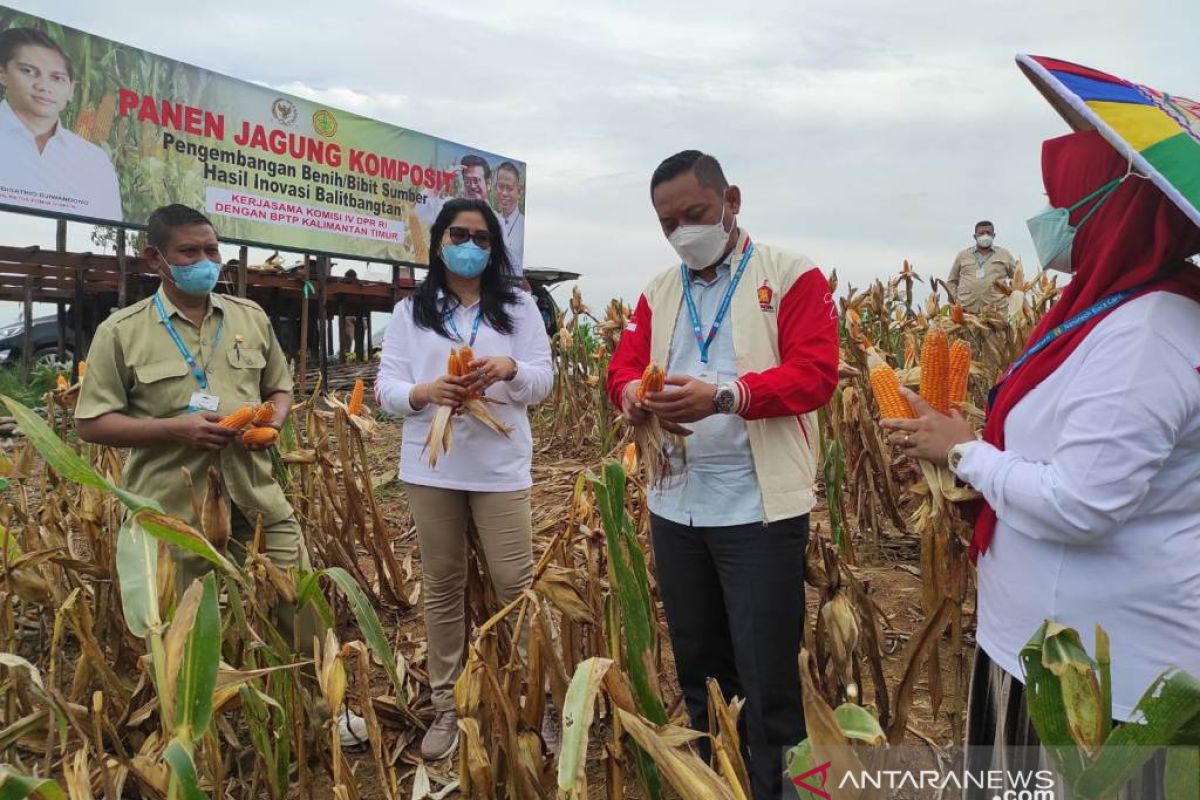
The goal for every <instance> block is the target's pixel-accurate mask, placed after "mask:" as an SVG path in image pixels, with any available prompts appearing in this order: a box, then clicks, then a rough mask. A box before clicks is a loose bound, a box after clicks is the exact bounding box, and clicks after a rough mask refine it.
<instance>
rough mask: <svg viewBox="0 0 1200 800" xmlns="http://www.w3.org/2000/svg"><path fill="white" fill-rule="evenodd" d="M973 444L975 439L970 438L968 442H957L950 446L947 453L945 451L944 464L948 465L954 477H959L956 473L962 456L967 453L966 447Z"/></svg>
mask: <svg viewBox="0 0 1200 800" xmlns="http://www.w3.org/2000/svg"><path fill="white" fill-rule="evenodd" d="M973 444H975V440H972V441H970V442H959V443H958V444H956V445H954V446H953V447H951V448H950V451H949V452H948V453H946V465H947V466H948V467H950V471H951V472H953V473H954V475H955V477H959V475H958V464H959V462H960V461H962V458H963V456H965V455H966V454H967V448H968V447H970V446H971V445H973Z"/></svg>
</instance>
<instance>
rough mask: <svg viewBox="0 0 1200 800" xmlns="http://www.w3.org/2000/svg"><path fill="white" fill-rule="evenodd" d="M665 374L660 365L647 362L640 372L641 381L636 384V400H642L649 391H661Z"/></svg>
mask: <svg viewBox="0 0 1200 800" xmlns="http://www.w3.org/2000/svg"><path fill="white" fill-rule="evenodd" d="M666 377H667V374H666V373H665V372H663V369H662V367H660V366H659V365H658V364H647V365H646V369H645V370H644V371H643V372H642V382H641V383H640V384H638V388H637V400H638V402H639V403H640V402H642V401H644V400H645V399H646V395H648V394H650V393H651V392H661V391H662V390H663V386H664V385H665V384H664V381H665V380H666Z"/></svg>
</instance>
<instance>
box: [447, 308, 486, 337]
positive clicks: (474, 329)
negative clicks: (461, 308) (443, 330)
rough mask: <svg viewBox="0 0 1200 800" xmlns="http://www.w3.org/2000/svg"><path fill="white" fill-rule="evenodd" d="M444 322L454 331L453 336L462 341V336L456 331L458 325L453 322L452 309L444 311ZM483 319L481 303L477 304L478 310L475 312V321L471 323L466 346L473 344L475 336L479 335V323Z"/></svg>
mask: <svg viewBox="0 0 1200 800" xmlns="http://www.w3.org/2000/svg"><path fill="white" fill-rule="evenodd" d="M444 314H445V318H446V324H447V325H449V326H450V330H452V331H453V332H454V338H455V339H458V340H459V341H460V342H461V341H463V336H462V334H461V333H459V332H458V325H456V324H455V322H454V309H453V308H448V309H446V311H445V312H444ZM482 321H483V304H482V303H481V304H480V306H479V311H477V312H476V313H475V321H474V322H472V323H471V341H469V342H467V346H468V347H474V346H475V337H476V336H478V335H479V323H480V322H482Z"/></svg>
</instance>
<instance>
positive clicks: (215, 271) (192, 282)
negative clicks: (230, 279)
mask: <svg viewBox="0 0 1200 800" xmlns="http://www.w3.org/2000/svg"><path fill="white" fill-rule="evenodd" d="M160 258H161V256H160ZM163 263H164V264H167V260H166V259H165V258H164V259H163ZM167 266H168V267H170V268H171V280H173V281H174V282H175V286H176V287H177V288H178V289H179V291H181V292H183V293H184V294H194V295H205V294H209V293H211V292H212V290H213V287H215V286H216V285H217V278H219V277H220V276H221V265H220V264H218V263H217V262H215V261H211V260H209V259H207V258H206V259H204V260H202V261H197V262H196V263H195V264H167Z"/></svg>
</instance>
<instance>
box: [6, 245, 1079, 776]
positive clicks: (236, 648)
mask: <svg viewBox="0 0 1200 800" xmlns="http://www.w3.org/2000/svg"><path fill="white" fill-rule="evenodd" d="M921 282H923V280H922V279H921V277H920V276H919V275H918V274H917V273H916V272H915V271H914V270H913V269H912V267H910V266H909V265H908V264H907V263H905V265H904V267H903V268H902V269H901V270H900V271H899V272H898V274H897V275H896V277H895V278H893V279H892V280H890V281H888V282H877V283H875V284H873V285H871V286H869V287H867V288H866V289H865V290H857V289H855V288H853V287H848V288H847V289H846V290H845V291H844V292H843V293H841V299H840V300H839V304H840V326H841V365H840V381H839V386H838V388H837V391H836V394H835V396H834V398H833V400H832V402H831V403H830V404H829V405H828V406H827V407H826V408H825V409H823V410H822V420H823V435H822V437H821V455H822V470H823V472H822V474H823V476H824V481H823V482H822V484H821V486H820V487H819V490H820V493H821V499H822V503H821V506H820V507H819V509H818V511H817V512H816V513H815V514H814V517H813V522H814V525H813V535H812V537H811V541H810V548H809V553H808V564H807V582H808V585H809V601H810V602H809V619H808V624H807V626H806V630H805V647H804V650H803V652H802V653H800V654H798V657H799V658H800V659H801V664H802V667H803V669H802V672H803V674H804V681H803V687H797V691H803V692H804V696H805V700H806V708H807V712H806V713H807V715H808V717H809V728H810V733H812V734H813V736H814V740H815V739H817V738H819V736H825V737H826V738H825V739H823V740H822V741H824V742H825V743H828V741H829V740H830V739H829V737H834V738H836V736H837V735H839V734H838V733H837V730H836V724H837V721H836V720H835V719H834V711H833V709H835V708H836V709H838V716H837V719H838V720H841V719H842V718H843V713H844V712H843V709H845V708H846V707H847V706H850V707H853V708H855V709H858V710H859V711H857V712H854V713H861V714H862V715H865V717H864V719H866V720H870V721H871V722H870V725H873V726H874V728H872V729H873V730H874V729H877V730H878V737H877V738H878V743H881V744H882V743H884V742H886V743H890V744H898V743H900V742H902V741H905V740H906V738H907V739H910V740H911V739H913V738H915V739H918V740H924V741H926V742H928V743H929V744H930V746H932V747H936V746H945V745H950V744H954V743H956V742H957V741H959V740H960V739H961V730H962V719H963V711H964V706H965V699H966V698H965V691H966V671H967V667H968V664H967V658H966V654H967V653H968V652H969V650H970V647H971V629H972V625H971V621H972V614H973V608H974V599H973V589H972V575H971V570H970V568H969V566H968V562H967V558H966V545H967V542H968V541H969V531H968V530H967V526H966V523H965V522H964V521H963V519H962V517H961V515H960V513H959V511H958V506H957V504H958V502H959V501H964V500H969V499H970V496H969V492H968V490H965V489H962V488H960V487H956V486H955V485H954V483H953V481H952V480H950V479H949V477H948V475H947V474H946V473H945V472H944V470H938V469H936V468H934V467H932V465H927V464H926V465H917V464H911V463H908V461H907V460H905V459H903V458H899V457H898V456H897V454H896V453H894V452H893V450H892V449H891V448H890V447H889V446H888V445H887V443H886V440H885V439H884V436H883V433H882V431H881V430H880V428H879V425H878V420H879V418H880V409H881V408H882V407H883V403H885V402H888V401H887V400H886V397H885V395H886V389H884V388H882V387H884V386H885V385H886V384H885V383H880V379H881V378H884V379H887V378H888V377H889V376H892V379H894V384H895V386H899V385H906V386H909V387H912V388H913V389H914V390H915V389H921V390H922V393H923V394H925V393H927V392H945V398H946V402H951V398H953V401H954V402H956V403H957V405H958V406H959V407H960V408H961V409H962V410H963V411H964V413H965V414H966V415H967V416H968V417H970V418H971V419H973V420H974V421H976V423H981V421H982V411H981V409H982V408H983V407H984V397H985V394H986V390H987V387H989V386H990V385H991V384H992V382H993V381H994V380H995V378H996V377H997V376H998V375H999V374H1000V372H1001V370H1003V369H1004V367H1005V366H1006V365H1007V364H1008V363H1010V362H1011V360H1012V359H1013V358H1014V357H1015V355H1016V354H1017V353H1018V352H1019V350H1020V349H1021V347H1022V346H1023V344H1024V342H1025V340H1026V339H1027V338H1028V335H1029V333H1030V331H1031V330H1032V328H1033V326H1034V325H1035V324H1036V322H1037V320H1038V319H1039V318H1040V316H1041V315H1042V314H1043V313H1044V312H1045V311H1046V309H1047V308H1048V307H1049V305H1050V304H1051V303H1052V302H1053V300H1054V298H1055V296H1056V294H1057V291H1058V290H1057V287H1056V286H1055V284H1054V282H1053V281H1052V280H1049V279H1047V278H1045V277H1043V276H1039V277H1037V278H1035V279H1033V280H1029V281H1027V280H1026V279H1025V278H1024V276H1023V275H1021V274H1019V273H1018V275H1017V276H1016V277H1015V279H1014V280H1013V281H1012V286H1011V287H1009V288H1008V289H1007V292H1008V298H1007V299H1008V302H1007V306H1006V307H1005V308H1002V309H997V310H989V311H987V312H985V313H984V314H982V315H979V316H975V315H970V314H964V313H962V310H961V309H958V308H955V307H952V306H948V305H945V304H944V303H943V302H941V298H939V296H938V294H937V293H936V292H934V293H932V294H930V295H929V297H928V300H927V301H925V302H923V303H922V304H920V305H919V306H918V305H916V304H914V302H913V290H914V285H915V284H917V283H921ZM831 284H832V289H833V290H834V291H835V292H837V285H836V284H837V277H836V275H834V276H833V277H832V278H831ZM628 319H629V308H628V306H626V305H625V304H624V303H623V302H621V301H619V300H613V301H612V302H611V303H609V304H608V305H607V306H606V307H604V308H603V309H602V310H600V311H597V312H594V311H593V310H592V309H591V308H589V307H588V306H586V305H585V304H584V302H583V299H582V297H580V295H579V294H578V290H576V293H575V294H574V295H573V296H572V298H571V302H570V305H569V310H568V311H567V312H566V313H565V314H564V317H563V319H562V320H560V321H559V323H560V324H559V328H560V329H559V332H558V334H557V335H556V336H555V337H554V341H553V352H554V359H555V368H556V372H557V376H558V377H557V381H556V385H555V388H554V392H553V394H552V396H551V398H550V399H549V400H548V401H547V402H546V403H544V404H543V405H542V406H541V407H539V408H537V409H535V410H534V411H533V412H532V413H533V415H534V422H535V445H534V446H535V456H534V461H535V467H534V480H535V489H534V517H535V519H534V522H535V557H536V567H535V574H534V580H533V583H532V585H531V586H530V588H529V589H528V590H527V591H525V592H524V593H523V594H522V595H521V596H519V597H518V598H516V599H515V600H514V601H513V602H511V603H509V604H508V605H507V606H505V607H500V605H499V604H498V602H497V600H496V597H495V594H494V592H493V591H492V585H491V581H490V579H489V578H488V574H487V565H486V563H485V561H484V559H483V556H482V554H481V551H480V549H479V548H473V555H472V557H471V569H470V579H469V589H468V599H467V605H466V609H465V613H466V614H467V616H468V618H469V619H470V620H471V622H472V634H471V641H470V644H469V648H468V658H467V663H466V666H465V669H464V672H463V675H462V678H461V679H460V680H459V682H458V684H457V686H456V688H455V700H456V705H457V711H458V715H459V726H460V731H461V736H460V747H459V751H458V753H457V755H456V756H455V757H454V758H453V759H451V760H449V761H448V762H446V763H440V764H424V763H422V762H421V760H420V759H419V757H417V756H416V755H415V751H416V747H415V744H416V742H417V741H419V739H420V736H421V735H422V732H423V730H424V727H425V726H426V725H427V724H428V722H429V721H430V719H431V717H432V708H431V705H430V699H429V687H428V681H427V678H426V675H425V672H424V657H425V644H424V641H423V633H422V630H421V626H420V623H419V613H418V607H419V603H420V595H421V575H420V564H419V556H418V554H417V552H416V544H415V538H414V535H413V530H412V525H411V522H410V521H409V517H408V514H407V509H406V508H405V506H404V501H403V494H402V492H401V491H400V490H399V489H398V487H397V485H396V481H395V480H394V474H395V458H396V453H397V452H398V430H399V423H398V422H397V421H395V420H391V419H387V418H385V417H383V416H382V415H378V414H375V413H373V412H372V411H371V410H370V409H369V408H366V407H365V406H363V404H362V397H363V394H362V390H361V388H359V387H356V390H355V392H354V393H352V394H351V395H350V396H348V397H337V396H333V395H329V394H326V393H323V392H321V390H320V387H318V388H317V389H316V390H315V391H314V393H313V394H312V395H311V396H310V397H308V398H302V399H300V401H299V402H298V403H297V404H296V405H295V406H294V408H293V410H292V412H291V416H290V418H289V421H288V423H287V424H286V425H285V426H284V429H283V431H282V434H281V436H280V437H279V439H278V441H277V442H276V443H275V445H274V447H273V448H272V450H271V453H272V459H273V463H274V466H275V474H276V478H277V479H278V480H279V481H280V483H281V484H282V485H283V486H284V488H285V491H286V492H287V494H288V496H289V498H290V499H291V500H292V503H293V506H294V508H295V510H296V513H297V517H298V519H299V520H300V522H301V525H302V527H303V529H304V532H305V536H306V538H307V544H308V548H309V551H310V554H311V558H312V562H313V564H312V569H311V570H307V571H301V572H297V573H294V574H288V573H285V572H283V571H281V570H280V569H278V568H277V567H276V566H275V565H274V564H272V562H271V561H269V560H268V559H267V558H266V557H265V555H264V552H263V544H262V536H261V531H258V532H257V533H258V535H256V536H254V537H253V538H252V539H251V540H250V541H249V542H248V543H247V544H245V545H244V546H243V545H242V544H241V543H239V542H235V541H232V540H230V537H229V535H228V522H227V519H228V515H227V514H225V513H223V511H222V509H224V508H225V507H226V506H225V505H224V503H226V502H227V501H226V500H225V499H224V497H223V488H222V485H221V481H220V479H219V476H216V475H215V474H214V475H192V476H187V475H180V476H177V477H174V478H173V477H172V476H164V480H168V479H177V480H185V481H190V485H191V486H192V490H193V496H194V498H195V501H194V502H195V504H196V507H197V509H199V510H200V511H201V513H200V514H198V518H199V519H201V520H203V524H202V526H201V528H202V529H201V530H196V529H194V528H192V527H190V526H188V525H186V524H184V523H183V522H181V521H179V520H175V519H172V518H170V517H167V516H166V515H164V514H162V513H161V510H159V509H157V508H156V507H155V504H154V502H153V501H152V500H149V499H147V498H142V497H138V496H135V495H132V494H130V493H129V492H127V491H125V490H123V489H122V488H121V486H120V473H121V466H122V454H121V453H119V452H118V451H115V450H112V449H108V448H102V447H94V446H89V445H85V444H82V443H80V442H79V441H78V439H77V437H76V436H75V434H74V431H73V427H72V423H71V421H70V413H71V410H72V408H73V403H74V399H75V397H76V396H77V393H78V388H79V387H78V385H75V386H68V385H60V386H59V387H58V388H57V389H55V390H54V391H53V392H51V393H50V394H48V395H47V397H46V406H45V410H44V411H42V412H34V411H32V410H30V409H28V408H26V407H24V406H21V405H20V404H18V403H16V402H15V401H11V400H6V401H5V402H6V404H7V405H8V407H9V413H11V414H12V415H13V416H15V417H16V418H17V419H18V422H19V424H20V426H21V428H22V429H23V431H24V433H25V435H26V437H27V439H26V440H25V441H26V443H25V444H24V445H23V446H21V447H19V448H18V449H16V450H15V451H12V452H9V453H8V454H7V455H6V456H4V457H3V460H0V473H2V474H3V476H4V477H5V478H6V479H7V480H8V482H9V487H8V489H7V490H6V491H4V493H3V494H0V526H2V528H0V543H2V544H3V547H2V548H0V554H2V556H0V557H2V561H0V687H2V690H0V764H3V765H4V766H3V767H0V796H3V797H6V798H7V797H27V796H41V797H44V798H57V797H69V798H71V800H84V799H85V798H104V799H105V800H115V799H116V798H119V797H137V796H141V797H154V798H160V797H161V798H171V799H172V800H174V798H187V800H192V799H193V798H202V797H211V798H260V797H263V798H271V799H272V800H276V799H277V798H293V797H295V798H299V797H329V796H334V797H337V798H345V799H346V800H355V799H356V798H388V799H389V800H391V799H392V798H402V797H403V798H412V800H420V799H421V798H426V797H428V798H442V797H460V796H461V797H479V798H555V797H561V798H591V797H605V798H620V797H630V798H636V797H643V798H659V797H674V796H678V797H682V798H688V799H690V798H696V799H697V800H699V798H706V799H707V798H732V799H737V800H741V799H742V798H748V797H749V788H748V786H749V782H748V779H747V771H746V765H745V763H744V762H743V760H742V746H741V743H740V741H739V738H738V726H737V720H738V716H739V713H740V711H741V708H742V701H741V699H740V698H731V697H722V696H721V694H720V691H719V690H718V689H717V687H716V685H715V684H712V685H710V691H709V707H710V720H711V721H712V723H711V726H710V727H711V733H710V734H701V733H697V732H694V731H690V730H688V729H687V727H686V713H685V712H684V708H683V703H682V698H681V697H680V695H679V692H678V690H677V688H676V687H675V683H674V663H673V659H672V657H671V654H670V648H669V645H668V644H667V638H666V628H665V621H664V619H663V616H662V613H661V608H660V606H659V604H658V601H657V589H656V584H655V579H654V567H653V563H651V558H650V555H649V553H650V548H649V544H648V541H647V536H648V528H649V512H648V510H647V508H646V505H645V495H646V487H647V485H648V483H649V481H651V480H653V474H654V469H655V464H656V459H657V455H658V454H657V452H655V450H654V445H653V443H651V442H650V441H648V440H647V439H646V437H644V436H635V435H634V432H633V431H631V430H629V428H628V427H627V426H626V424H625V423H624V422H623V421H622V420H621V419H620V418H619V416H618V415H617V414H616V413H615V412H614V410H613V409H612V408H611V407H610V406H609V405H608V403H607V400H606V397H605V372H606V369H607V364H608V359H609V357H610V355H611V354H612V353H613V352H614V350H615V349H616V346H617V344H618V342H619V339H620V335H621V332H622V330H623V329H624V327H625V325H626V324H627V322H628ZM968 348H969V353H970V355H969V356H964V353H966V352H967V350H968ZM939 353H943V355H941V356H939ZM939 358H941V359H942V360H939ZM964 358H965V361H964ZM923 372H924V374H922V373H923ZM83 379H84V380H86V376H85V377H84V378H83ZM935 385H936V386H935ZM939 386H940V387H943V388H936V387H939ZM172 550H182V551H185V552H188V553H190V554H194V555H198V556H200V557H202V558H205V559H207V560H208V561H209V562H210V563H211V564H212V566H213V570H212V572H211V573H210V574H209V575H208V576H207V577H206V578H205V579H203V580H202V581H196V582H195V583H194V584H193V585H192V586H190V587H187V588H186V590H185V591H183V592H182V593H178V592H177V591H176V588H175V579H174V567H173V561H172V557H171V553H172ZM897 581H901V583H897ZM881 586H889V587H892V589H893V590H894V591H887V590H881V588H880V587H881ZM897 587H899V588H897ZM904 592H908V594H904ZM901 595H903V596H901ZM897 598H899V599H897ZM276 604H278V605H279V606H281V607H285V608H288V609H291V610H294V611H295V613H298V614H313V615H316V617H317V618H319V619H320V620H321V621H322V622H323V623H324V627H325V628H327V631H328V632H327V633H326V634H325V638H324V639H323V640H320V641H318V642H317V645H316V646H315V647H313V648H306V647H301V648H295V647H293V646H292V644H293V643H292V642H289V641H287V640H286V637H285V635H284V634H283V633H282V632H281V630H280V625H279V623H278V622H277V619H276V617H277V615H276V614H273V613H272V612H271V609H272V607H274V606H276ZM297 649H298V650H299V651H300V652H302V653H305V654H306V655H304V656H297V655H295V653H296V651H297ZM547 703H553V707H554V708H555V709H556V710H557V712H558V717H559V719H560V721H561V723H562V736H561V745H560V747H559V748H558V751H557V752H556V753H551V752H548V751H547V748H546V743H545V742H544V741H543V739H542V736H541V732H540V729H539V725H540V722H541V720H542V717H543V711H544V709H545V707H546V704H547ZM347 706H349V707H352V708H353V709H355V710H356V711H358V712H359V713H361V714H362V715H363V716H364V717H365V718H366V721H367V724H368V728H369V730H370V745H369V747H368V749H367V751H366V752H365V753H348V752H344V751H343V748H342V746H341V744H340V741H339V737H338V735H337V731H336V727H335V724H334V722H335V717H336V715H337V714H338V713H340V710H341V709H343V708H345V707H347ZM870 725H869V726H868V727H870ZM918 725H919V726H922V727H924V728H925V730H921V728H920V727H918ZM817 732H820V734H818V733H817ZM706 735H707V736H709V737H710V742H711V744H712V748H711V749H712V758H711V759H710V760H704V759H702V758H701V757H700V756H699V755H698V752H699V751H698V749H697V747H696V743H697V740H698V739H699V738H700V737H702V736H706ZM797 744H800V743H797ZM804 752H807V751H804V749H803V748H798V757H802V756H803V754H804ZM38 793H40V795H39V794H38Z"/></svg>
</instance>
